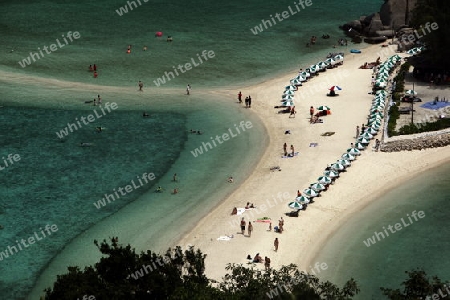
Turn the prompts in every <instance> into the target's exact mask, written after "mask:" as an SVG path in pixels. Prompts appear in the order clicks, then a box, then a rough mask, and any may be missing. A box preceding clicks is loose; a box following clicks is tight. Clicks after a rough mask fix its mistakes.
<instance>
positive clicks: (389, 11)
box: [380, 0, 417, 30]
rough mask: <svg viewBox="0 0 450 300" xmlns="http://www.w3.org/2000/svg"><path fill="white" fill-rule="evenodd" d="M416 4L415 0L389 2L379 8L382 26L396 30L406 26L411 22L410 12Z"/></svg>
mask: <svg viewBox="0 0 450 300" xmlns="http://www.w3.org/2000/svg"><path fill="white" fill-rule="evenodd" d="M416 4H417V0H390V1H386V2H385V3H384V4H383V5H381V8H380V18H381V21H382V22H383V24H384V25H386V26H389V27H392V28H393V29H394V30H398V29H399V28H401V27H402V26H407V25H408V24H409V22H410V21H411V11H412V10H413V9H414V7H415V6H416Z"/></svg>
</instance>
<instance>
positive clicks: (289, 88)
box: [284, 85, 297, 91]
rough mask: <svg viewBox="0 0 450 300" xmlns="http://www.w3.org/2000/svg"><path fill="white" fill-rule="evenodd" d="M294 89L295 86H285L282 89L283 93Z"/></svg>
mask: <svg viewBox="0 0 450 300" xmlns="http://www.w3.org/2000/svg"><path fill="white" fill-rule="evenodd" d="M296 89H297V88H296V87H295V85H287V86H285V87H284V90H285V91H295V90H296Z"/></svg>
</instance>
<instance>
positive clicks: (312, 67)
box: [309, 65, 317, 75]
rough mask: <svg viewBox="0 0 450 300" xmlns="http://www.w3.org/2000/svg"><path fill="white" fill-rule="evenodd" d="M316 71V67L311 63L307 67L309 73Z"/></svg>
mask: <svg viewBox="0 0 450 300" xmlns="http://www.w3.org/2000/svg"><path fill="white" fill-rule="evenodd" d="M316 72H317V68H316V66H315V65H312V66H310V67H309V73H311V75H312V74H315V73H316Z"/></svg>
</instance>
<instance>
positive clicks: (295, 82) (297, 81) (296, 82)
mask: <svg viewBox="0 0 450 300" xmlns="http://www.w3.org/2000/svg"><path fill="white" fill-rule="evenodd" d="M343 63H344V56H343V55H341V54H337V55H335V56H333V57H330V58H328V59H326V60H324V61H319V62H318V63H316V64H314V65H311V66H309V68H307V69H305V71H302V72H299V74H298V75H297V76H296V77H294V78H292V79H291V80H290V84H289V85H287V86H286V87H285V90H284V92H283V96H282V99H281V101H282V106H286V107H289V106H294V93H295V91H296V90H297V89H298V87H299V86H302V85H303V82H306V81H307V80H308V79H309V78H311V77H312V76H314V75H316V74H317V73H318V72H320V71H325V70H326V69H327V68H330V67H333V66H336V65H340V64H343ZM331 89H333V90H334V89H337V90H340V89H341V88H340V87H338V86H333V87H331V88H330V90H331Z"/></svg>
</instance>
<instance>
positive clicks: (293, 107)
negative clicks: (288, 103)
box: [289, 106, 295, 118]
mask: <svg viewBox="0 0 450 300" xmlns="http://www.w3.org/2000/svg"><path fill="white" fill-rule="evenodd" d="M291 116H293V118H295V106H292V107H291V114H290V115H289V118H291Z"/></svg>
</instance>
